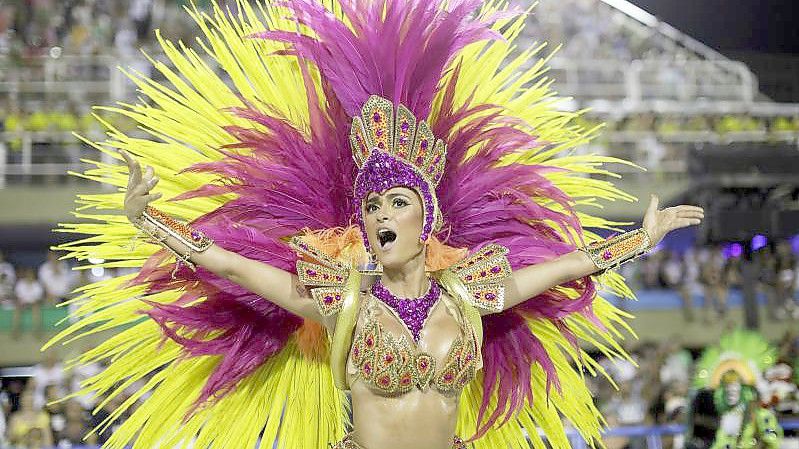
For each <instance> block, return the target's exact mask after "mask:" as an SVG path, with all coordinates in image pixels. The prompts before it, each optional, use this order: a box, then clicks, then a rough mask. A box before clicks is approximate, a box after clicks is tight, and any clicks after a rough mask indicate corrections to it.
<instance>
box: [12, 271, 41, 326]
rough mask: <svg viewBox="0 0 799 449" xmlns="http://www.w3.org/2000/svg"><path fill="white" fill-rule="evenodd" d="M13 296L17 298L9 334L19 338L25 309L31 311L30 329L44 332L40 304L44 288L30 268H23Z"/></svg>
mask: <svg viewBox="0 0 799 449" xmlns="http://www.w3.org/2000/svg"><path fill="white" fill-rule="evenodd" d="M14 295H15V296H16V298H17V303H16V307H15V308H14V317H13V318H12V321H11V333H12V334H13V335H14V336H19V333H20V330H21V324H22V312H23V311H25V310H26V309H30V311H31V323H32V327H33V329H34V330H35V331H37V332H42V331H44V328H43V327H42V302H43V300H44V288H43V287H42V284H40V283H39V281H37V280H36V276H35V275H34V273H33V269H32V268H28V267H26V268H23V269H22V270H21V271H20V278H19V279H18V280H17V284H16V286H15V287H14Z"/></svg>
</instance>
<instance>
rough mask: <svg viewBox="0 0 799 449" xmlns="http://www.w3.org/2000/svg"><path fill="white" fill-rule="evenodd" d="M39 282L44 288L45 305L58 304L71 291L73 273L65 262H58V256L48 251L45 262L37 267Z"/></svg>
mask: <svg viewBox="0 0 799 449" xmlns="http://www.w3.org/2000/svg"><path fill="white" fill-rule="evenodd" d="M39 280H40V281H41V283H42V285H43V286H44V290H45V294H46V297H47V303H48V304H58V303H60V302H61V301H63V300H65V299H66V297H67V295H68V294H69V292H70V291H71V290H72V284H73V273H72V271H70V269H69V265H67V263H66V262H64V261H63V260H58V254H56V253H55V252H54V251H50V252H49V253H47V261H46V262H45V263H43V264H42V265H41V266H40V267H39Z"/></svg>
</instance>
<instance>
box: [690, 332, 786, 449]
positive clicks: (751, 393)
mask: <svg viewBox="0 0 799 449" xmlns="http://www.w3.org/2000/svg"><path fill="white" fill-rule="evenodd" d="M775 362H776V349H775V348H774V347H772V346H771V345H770V344H769V343H768V341H766V340H765V339H764V338H763V337H762V336H761V335H760V334H758V333H755V332H751V331H743V330H738V331H735V332H733V333H731V334H728V335H725V336H723V337H722V338H721V341H720V342H719V344H718V345H717V346H712V347H709V348H707V349H706V350H705V352H703V353H702V357H701V358H700V359H699V363H698V364H697V372H696V380H695V386H696V387H698V388H709V389H712V390H713V399H714V403H715V405H716V410H717V411H718V413H719V416H720V419H719V428H718V431H717V432H716V438H715V440H714V441H713V444H712V445H711V449H754V448H767V449H779V447H780V443H781V441H782V435H783V434H782V428H781V427H780V426H779V423H778V422H777V418H776V416H774V413H772V412H771V410H768V409H766V408H763V407H762V406H761V404H760V398H759V394H758V390H757V386H758V384H762V382H763V379H762V373H763V371H764V370H765V369H766V368H768V367H769V366H771V365H773V364H774V363H775Z"/></svg>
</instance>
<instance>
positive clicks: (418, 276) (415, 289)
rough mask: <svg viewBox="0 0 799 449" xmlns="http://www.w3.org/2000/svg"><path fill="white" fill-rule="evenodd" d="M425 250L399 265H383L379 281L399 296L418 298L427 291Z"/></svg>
mask: <svg viewBox="0 0 799 449" xmlns="http://www.w3.org/2000/svg"><path fill="white" fill-rule="evenodd" d="M424 260H425V252H424V251H420V252H419V254H417V255H416V256H414V257H413V258H412V259H411V260H409V261H408V262H407V263H405V264H404V265H402V266H400V267H384V268H383V275H382V276H381V278H380V281H381V282H382V283H383V285H384V286H385V287H386V288H387V289H388V290H389V291H390V292H391V293H392V294H393V295H394V296H397V297H399V298H418V297H420V296H422V295H424V294H425V292H427V289H428V288H429V287H430V281H429V280H428V277H427V275H426V274H425V272H424Z"/></svg>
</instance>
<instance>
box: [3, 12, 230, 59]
mask: <svg viewBox="0 0 799 449" xmlns="http://www.w3.org/2000/svg"><path fill="white" fill-rule="evenodd" d="M188 3H189V2H179V1H174V0H127V1H111V0H66V1H61V0H21V1H18V2H3V3H2V4H0V55H8V56H10V57H12V58H15V59H17V60H20V61H21V60H25V59H27V58H31V57H37V56H42V55H50V56H54V57H58V56H60V55H93V54H100V53H102V54H107V53H109V51H112V52H116V53H117V54H119V55H130V54H132V53H135V52H138V48H140V47H148V46H150V45H152V43H153V41H154V36H153V32H152V31H153V24H156V23H157V24H159V25H158V26H159V27H160V28H162V29H164V30H168V34H169V35H170V37H173V38H175V40H177V39H181V38H186V37H190V35H191V33H193V28H192V25H191V19H189V18H188V17H187V15H186V14H184V13H183V12H182V11H181V8H179V7H176V6H180V5H183V4H188ZM195 3H197V4H199V5H200V6H205V7H207V6H208V4H209V3H210V2H209V1H198V2H195ZM222 3H224V2H222Z"/></svg>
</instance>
